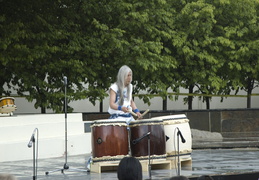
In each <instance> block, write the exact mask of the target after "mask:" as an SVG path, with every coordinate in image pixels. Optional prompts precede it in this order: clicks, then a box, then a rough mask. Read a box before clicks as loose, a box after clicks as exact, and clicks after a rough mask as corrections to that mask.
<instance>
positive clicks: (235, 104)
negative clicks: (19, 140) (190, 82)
mask: <svg viewBox="0 0 259 180" xmlns="http://www.w3.org/2000/svg"><path fill="white" fill-rule="evenodd" d="M182 93H187V92H186V91H182ZM232 94H234V93H232ZM253 94H259V88H256V89H254V90H253ZM238 95H246V92H240V93H239V94H238ZM184 97H186V96H179V99H178V100H177V101H171V100H168V104H167V109H168V110H187V109H188V106H187V104H184V103H183V98H184ZM134 100H135V103H136V104H137V106H138V108H139V109H140V110H142V111H144V110H146V109H150V110H162V98H160V97H154V98H153V99H152V100H151V105H150V106H148V105H147V104H144V102H143V101H142V100H140V99H139V98H137V97H135V99H134ZM34 103H35V101H33V102H31V103H29V102H28V101H27V100H25V99H24V98H15V105H16V106H17V110H16V111H15V112H14V114H15V113H40V109H35V108H34ZM108 105H109V98H108V97H107V98H106V99H105V100H104V102H103V111H104V112H107V109H108ZM69 106H71V107H73V108H74V112H99V102H96V105H95V106H94V105H92V104H91V103H90V102H89V100H88V99H85V100H80V101H74V102H70V103H69ZM210 108H211V109H233V108H246V98H245V97H228V98H227V99H225V98H224V101H223V102H222V103H221V102H220V97H213V98H212V101H211V103H210ZM251 108H259V96H252V104H251ZM193 109H195V110H199V109H206V104H205V103H203V102H202V101H200V100H199V99H198V97H194V100H193ZM47 113H53V111H52V110H47Z"/></svg>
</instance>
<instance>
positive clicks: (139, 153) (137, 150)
mask: <svg viewBox="0 0 259 180" xmlns="http://www.w3.org/2000/svg"><path fill="white" fill-rule="evenodd" d="M129 126H130V138H131V141H130V145H131V146H130V147H131V154H132V156H134V157H136V158H138V159H140V160H144V159H148V137H145V138H143V139H141V140H140V141H139V142H138V143H136V144H133V141H134V140H136V139H138V138H141V137H143V135H144V134H146V133H148V132H150V135H149V138H150V158H151V159H161V158H165V157H166V151H165V133H164V125H163V121H162V120H155V119H152V120H150V119H148V120H145V119H143V120H136V121H131V122H130V124H129Z"/></svg>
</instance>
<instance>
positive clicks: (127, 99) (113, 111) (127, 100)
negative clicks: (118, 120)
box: [108, 83, 132, 115]
mask: <svg viewBox="0 0 259 180" xmlns="http://www.w3.org/2000/svg"><path fill="white" fill-rule="evenodd" d="M129 86H130V88H129V89H130V93H129V97H128V93H127V87H125V88H124V89H123V96H124V101H123V105H122V106H125V107H129V106H130V105H131V100H132V84H129ZM111 90H113V91H114V92H115V93H116V99H115V103H116V104H117V105H119V100H120V94H119V88H118V85H117V84H116V83H114V84H112V85H111V87H110V91H111ZM108 112H109V113H110V114H120V115H122V114H128V113H125V112H123V111H120V110H117V109H112V108H111V107H110V106H109V109H108Z"/></svg>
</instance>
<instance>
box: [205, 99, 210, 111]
mask: <svg viewBox="0 0 259 180" xmlns="http://www.w3.org/2000/svg"><path fill="white" fill-rule="evenodd" d="M205 101H206V108H207V109H210V98H209V97H205Z"/></svg>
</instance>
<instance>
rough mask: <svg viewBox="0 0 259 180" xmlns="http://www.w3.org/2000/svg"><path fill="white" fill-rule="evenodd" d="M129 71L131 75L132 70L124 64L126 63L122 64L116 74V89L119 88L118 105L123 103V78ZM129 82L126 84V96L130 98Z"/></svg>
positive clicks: (124, 78)
mask: <svg viewBox="0 0 259 180" xmlns="http://www.w3.org/2000/svg"><path fill="white" fill-rule="evenodd" d="M130 72H131V75H132V76H133V74H132V70H131V69H130V68H129V67H128V66H126V65H123V66H122V67H121V68H120V69H119V72H118V75H117V81H116V83H117V86H118V89H119V95H120V100H119V105H120V106H122V105H123V101H124V97H123V89H124V87H125V80H126V78H127V76H128V74H129V73H130ZM130 86H131V85H130V84H129V85H128V86H127V93H128V94H127V96H128V98H130Z"/></svg>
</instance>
